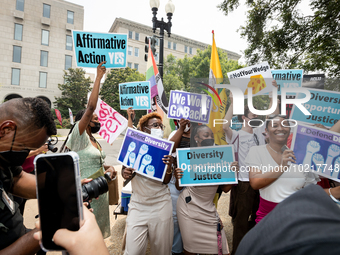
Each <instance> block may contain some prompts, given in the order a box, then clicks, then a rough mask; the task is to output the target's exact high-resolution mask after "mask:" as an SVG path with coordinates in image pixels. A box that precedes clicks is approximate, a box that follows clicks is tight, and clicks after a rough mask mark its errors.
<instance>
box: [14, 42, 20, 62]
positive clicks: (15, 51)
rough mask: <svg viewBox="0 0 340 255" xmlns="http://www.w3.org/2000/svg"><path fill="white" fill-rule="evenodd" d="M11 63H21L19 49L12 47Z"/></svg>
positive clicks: (18, 47)
mask: <svg viewBox="0 0 340 255" xmlns="http://www.w3.org/2000/svg"><path fill="white" fill-rule="evenodd" d="M13 62H17V63H21V47H20V46H13Z"/></svg>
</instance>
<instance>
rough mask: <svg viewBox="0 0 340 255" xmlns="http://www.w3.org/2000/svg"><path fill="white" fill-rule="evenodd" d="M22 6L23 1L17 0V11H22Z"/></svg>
mask: <svg viewBox="0 0 340 255" xmlns="http://www.w3.org/2000/svg"><path fill="white" fill-rule="evenodd" d="M24 5H25V0H17V6H16V9H17V10H18V11H22V12H23V11H24Z"/></svg>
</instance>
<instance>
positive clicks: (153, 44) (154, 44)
mask: <svg viewBox="0 0 340 255" xmlns="http://www.w3.org/2000/svg"><path fill="white" fill-rule="evenodd" d="M150 40H151V41H150V45H151V51H152V54H153V55H154V56H155V54H156V40H157V39H156V36H154V35H153V36H152V37H151V39H150Z"/></svg>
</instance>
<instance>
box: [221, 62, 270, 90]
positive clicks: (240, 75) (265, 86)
mask: <svg viewBox="0 0 340 255" xmlns="http://www.w3.org/2000/svg"><path fill="white" fill-rule="evenodd" d="M227 75H228V78H229V81H230V84H231V85H233V86H237V87H239V88H240V89H241V90H242V91H243V93H244V95H245V96H248V88H250V87H251V88H252V94H253V96H258V95H263V94H266V93H268V92H270V91H272V90H273V86H272V80H273V77H272V73H271V70H270V67H269V64H268V62H263V63H260V64H257V65H253V66H248V67H245V68H242V69H238V70H236V71H232V72H229V73H227Z"/></svg>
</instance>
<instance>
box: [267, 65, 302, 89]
mask: <svg viewBox="0 0 340 255" xmlns="http://www.w3.org/2000/svg"><path fill="white" fill-rule="evenodd" d="M272 76H273V79H274V80H275V81H276V83H277V86H278V89H277V94H278V95H281V90H282V88H300V87H301V86H302V80H303V70H301V69H299V70H295V69H287V70H272ZM295 94H296V93H287V95H295Z"/></svg>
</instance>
